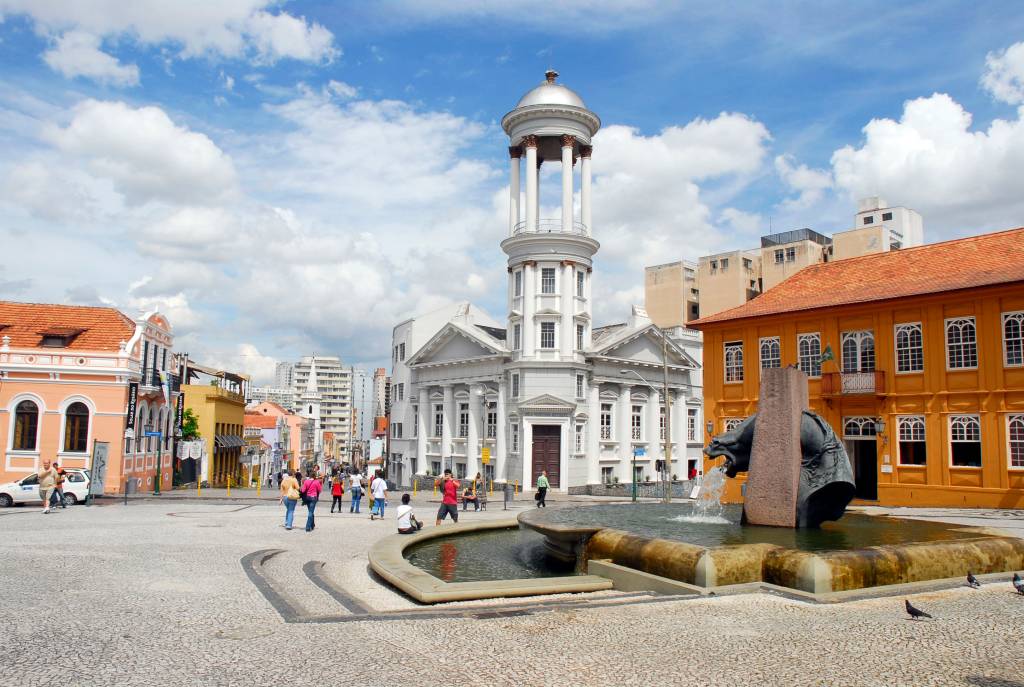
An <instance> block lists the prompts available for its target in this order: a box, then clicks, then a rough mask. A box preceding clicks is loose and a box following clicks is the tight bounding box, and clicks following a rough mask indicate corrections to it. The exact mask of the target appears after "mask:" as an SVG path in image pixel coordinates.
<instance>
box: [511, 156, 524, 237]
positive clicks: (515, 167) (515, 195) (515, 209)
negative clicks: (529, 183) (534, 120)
mask: <svg viewBox="0 0 1024 687" xmlns="http://www.w3.org/2000/svg"><path fill="white" fill-rule="evenodd" d="M508 156H509V199H508V201H509V202H508V234H509V236H511V235H512V234H513V233H515V229H516V224H518V223H519V160H520V159H521V158H522V156H523V149H522V148H521V147H519V146H510V147H509V149H508Z"/></svg>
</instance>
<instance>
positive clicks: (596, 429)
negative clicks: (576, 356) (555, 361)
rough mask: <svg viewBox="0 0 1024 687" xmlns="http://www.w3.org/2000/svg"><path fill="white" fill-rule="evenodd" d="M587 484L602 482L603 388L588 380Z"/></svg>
mask: <svg viewBox="0 0 1024 687" xmlns="http://www.w3.org/2000/svg"><path fill="white" fill-rule="evenodd" d="M587 383H588V384H590V388H589V389H587V399H588V400H587V484H598V483H599V482H600V481H601V462H600V461H601V387H600V385H599V384H595V383H594V380H593V378H591V379H589V380H587Z"/></svg>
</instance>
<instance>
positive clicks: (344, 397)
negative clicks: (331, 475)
mask: <svg viewBox="0 0 1024 687" xmlns="http://www.w3.org/2000/svg"><path fill="white" fill-rule="evenodd" d="M314 358H315V360H316V384H315V387H316V392H317V393H318V394H319V397H320V398H319V400H320V409H319V415H320V427H319V428H318V429H319V430H321V431H323V432H331V433H332V434H333V435H334V445H335V446H336V447H337V450H338V452H339V453H340V454H341V455H339V456H332V457H334V458H338V459H343V457H344V455H346V454H347V453H348V450H349V441H350V439H351V436H352V370H351V368H348V367H345V366H344V365H342V363H341V359H340V358H338V357H337V356H323V355H317V356H304V357H303V358H302V360H301V361H299V362H297V363H295V365H294V367H293V373H292V374H293V376H292V389H293V390H294V391H295V394H296V398H298V399H300V400H301V398H302V396H303V395H304V394H305V395H308V394H309V391H308V390H307V384H308V382H309V376H310V370H311V368H312V367H313V361H314ZM307 405H308V404H307ZM297 410H301V408H298V409H297ZM300 414H301V413H300Z"/></svg>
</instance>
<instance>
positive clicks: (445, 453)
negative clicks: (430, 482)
mask: <svg viewBox="0 0 1024 687" xmlns="http://www.w3.org/2000/svg"><path fill="white" fill-rule="evenodd" d="M441 388H442V390H443V391H444V401H443V403H444V405H443V406H442V424H441V462H442V465H441V469H442V470H444V468H445V463H446V461H447V459H448V458H450V457H451V455H452V421H453V420H454V419H455V393H454V390H453V389H452V385H451V384H442V385H441ZM454 471H455V468H454V467H453V468H452V472H454Z"/></svg>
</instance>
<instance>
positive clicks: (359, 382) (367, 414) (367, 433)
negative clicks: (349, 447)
mask: <svg viewBox="0 0 1024 687" xmlns="http://www.w3.org/2000/svg"><path fill="white" fill-rule="evenodd" d="M371 438H373V377H372V376H371V375H370V373H369V372H367V371H366V370H363V369H360V368H358V367H353V368H352V441H353V442H354V443H355V444H356V445H359V446H362V447H363V448H365V444H366V442H367V441H369V440H370V439H371Z"/></svg>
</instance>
